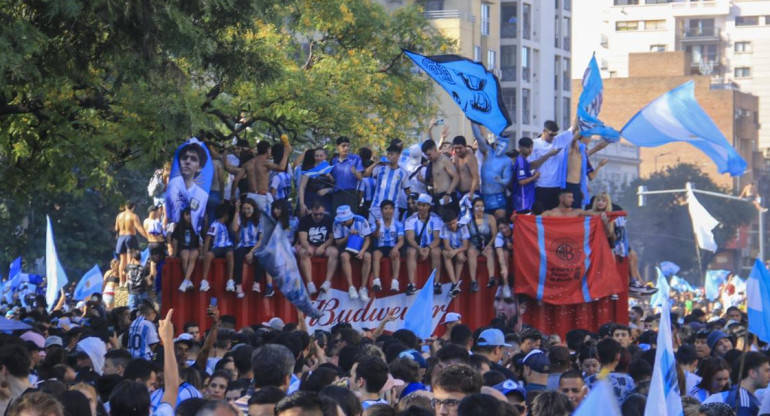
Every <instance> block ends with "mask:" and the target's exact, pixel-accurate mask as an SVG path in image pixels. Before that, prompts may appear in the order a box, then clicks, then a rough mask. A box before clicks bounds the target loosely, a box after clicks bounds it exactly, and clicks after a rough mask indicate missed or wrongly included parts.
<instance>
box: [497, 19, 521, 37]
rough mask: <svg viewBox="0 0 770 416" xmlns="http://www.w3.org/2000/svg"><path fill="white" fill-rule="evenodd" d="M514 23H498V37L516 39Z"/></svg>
mask: <svg viewBox="0 0 770 416" xmlns="http://www.w3.org/2000/svg"><path fill="white" fill-rule="evenodd" d="M516 32H517V26H516V23H502V24H501V25H500V37H501V38H511V39H516V37H517V36H518V34H517V33H516Z"/></svg>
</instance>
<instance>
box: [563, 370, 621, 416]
mask: <svg viewBox="0 0 770 416" xmlns="http://www.w3.org/2000/svg"><path fill="white" fill-rule="evenodd" d="M596 415H603V416H620V415H621V413H620V408H619V407H618V399H617V398H616V397H615V393H614V392H613V391H612V386H611V385H610V382H609V381H607V380H606V379H600V380H599V381H597V382H596V383H595V384H594V385H593V388H592V389H591V391H590V392H588V395H587V396H586V397H585V399H583V401H582V402H580V406H578V408H577V410H575V413H573V414H572V416H596Z"/></svg>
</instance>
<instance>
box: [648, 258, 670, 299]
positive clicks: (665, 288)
mask: <svg viewBox="0 0 770 416" xmlns="http://www.w3.org/2000/svg"><path fill="white" fill-rule="evenodd" d="M655 272H656V273H657V275H658V279H657V281H656V282H655V287H657V288H658V291H657V292H655V294H654V295H652V297H651V298H650V306H652V307H653V308H655V307H658V306H661V305H662V304H663V303H666V304H667V306H668V292H669V291H670V290H671V287H670V286H669V285H668V279H666V276H664V275H663V271H661V270H660V268H659V267H656V268H655Z"/></svg>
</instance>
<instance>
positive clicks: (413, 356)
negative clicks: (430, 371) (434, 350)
mask: <svg viewBox="0 0 770 416" xmlns="http://www.w3.org/2000/svg"><path fill="white" fill-rule="evenodd" d="M398 358H408V359H410V360H412V361H414V362H416V363H417V364H419V365H420V368H428V362H427V361H425V358H424V357H423V356H422V354H420V353H419V352H417V350H406V351H401V353H400V354H398Z"/></svg>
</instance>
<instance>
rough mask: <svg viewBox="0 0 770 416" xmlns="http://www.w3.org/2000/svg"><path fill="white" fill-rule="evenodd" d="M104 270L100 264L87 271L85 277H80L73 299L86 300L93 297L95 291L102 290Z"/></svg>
mask: <svg viewBox="0 0 770 416" xmlns="http://www.w3.org/2000/svg"><path fill="white" fill-rule="evenodd" d="M102 281H103V279H102V271H101V269H99V266H98V265H94V267H93V268H92V269H91V270H89V271H87V272H86V274H84V275H83V277H81V278H80V281H79V282H78V285H77V286H76V287H75V291H74V292H72V299H74V300H85V299H88V298H89V297H91V295H93V294H94V293H101V292H102Z"/></svg>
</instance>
